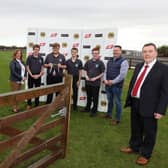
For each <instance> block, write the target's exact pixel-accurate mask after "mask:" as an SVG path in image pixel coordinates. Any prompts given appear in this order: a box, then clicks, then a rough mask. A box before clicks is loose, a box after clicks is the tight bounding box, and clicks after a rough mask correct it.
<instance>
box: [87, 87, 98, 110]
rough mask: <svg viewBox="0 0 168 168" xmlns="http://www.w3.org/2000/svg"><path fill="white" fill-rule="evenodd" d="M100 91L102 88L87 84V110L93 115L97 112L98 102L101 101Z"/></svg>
mask: <svg viewBox="0 0 168 168" xmlns="http://www.w3.org/2000/svg"><path fill="white" fill-rule="evenodd" d="M99 89H100V86H91V85H87V84H86V94H87V104H86V107H85V110H87V111H90V110H91V113H96V112H97V107H98V100H99ZM92 102H93V107H92V109H90V108H91V104H92Z"/></svg>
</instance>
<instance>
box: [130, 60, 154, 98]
mask: <svg viewBox="0 0 168 168" xmlns="http://www.w3.org/2000/svg"><path fill="white" fill-rule="evenodd" d="M156 61H157V60H156V59H154V60H153V61H152V62H151V63H149V64H147V63H144V65H143V67H142V68H141V70H140V72H139V74H138V76H137V79H138V78H139V76H140V75H141V73H142V72H143V70H144V68H145V66H146V65H147V66H148V68H147V70H146V73H145V76H144V78H143V80H142V82H141V84H140V86H139V88H138V91H137V95H136V96H134V97H136V98H140V93H141V87H142V85H143V83H144V81H145V79H146V77H147V75H148V74H149V72H150V70H151V69H152V67H153V66H154V64H155V63H156ZM137 79H136V82H137ZM136 82H135V83H136ZM134 85H135V84H134ZM133 88H134V87H133Z"/></svg>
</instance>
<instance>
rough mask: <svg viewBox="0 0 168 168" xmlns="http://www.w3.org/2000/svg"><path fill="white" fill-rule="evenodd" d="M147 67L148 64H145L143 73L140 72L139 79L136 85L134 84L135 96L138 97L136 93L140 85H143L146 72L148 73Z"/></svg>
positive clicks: (133, 91) (133, 93)
mask: <svg viewBox="0 0 168 168" xmlns="http://www.w3.org/2000/svg"><path fill="white" fill-rule="evenodd" d="M147 68H148V65H146V66H145V68H144V70H143V71H142V73H141V74H140V76H139V78H138V79H137V81H136V83H135V85H134V87H133V89H132V93H131V95H132V96H133V97H136V95H137V92H138V89H139V87H140V85H141V82H142V80H143V78H144V76H145V73H146V71H147Z"/></svg>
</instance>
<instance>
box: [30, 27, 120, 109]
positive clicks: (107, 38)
mask: <svg viewBox="0 0 168 168" xmlns="http://www.w3.org/2000/svg"><path fill="white" fill-rule="evenodd" d="M116 40H117V29H115V28H109V29H81V30H79V29H78V30H77V29H71V30H69V29H41V28H30V29H28V37H27V56H28V55H30V54H31V53H32V46H33V44H40V46H41V48H40V54H41V55H42V57H43V58H44V60H45V57H46V55H47V54H48V53H50V52H51V51H52V48H51V44H53V43H55V42H57V43H60V46H61V47H60V52H61V53H62V54H64V56H65V58H66V60H67V59H69V58H70V57H71V55H70V53H71V52H70V51H71V48H72V47H76V48H78V49H79V58H80V59H81V60H82V62H83V65H84V64H85V62H86V61H87V60H88V59H90V58H92V55H91V50H92V48H94V47H96V46H99V47H100V55H101V60H103V61H104V63H105V64H106V62H107V59H108V58H109V57H112V56H113V46H114V45H115V44H116ZM45 72H46V71H45ZM45 74H46V73H45ZM41 84H42V85H46V75H44V76H43V78H42V81H41ZM40 100H41V101H45V100H46V98H45V97H41V98H40ZM78 105H79V106H85V105H86V91H85V80H84V77H83V78H82V80H81V84H80V87H79V96H78ZM98 111H102V112H106V111H107V98H106V92H105V87H104V85H103V84H102V85H101V88H100V94H99V106H98Z"/></svg>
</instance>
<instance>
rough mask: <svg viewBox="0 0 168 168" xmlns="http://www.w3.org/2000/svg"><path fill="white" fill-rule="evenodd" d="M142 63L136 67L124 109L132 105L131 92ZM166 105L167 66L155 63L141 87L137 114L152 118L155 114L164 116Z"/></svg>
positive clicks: (167, 90) (167, 87)
mask: <svg viewBox="0 0 168 168" xmlns="http://www.w3.org/2000/svg"><path fill="white" fill-rule="evenodd" d="M143 65H144V63H140V64H138V65H137V66H136V68H135V70H134V73H133V76H132V79H131V82H130V85H129V89H128V94H127V98H126V103H125V107H127V106H131V105H132V97H131V91H132V89H133V86H134V84H135V81H136V78H137V76H138V74H139V72H140V70H141V68H142V66H143ZM167 104H168V66H166V65H164V64H162V63H160V62H158V61H156V63H155V64H154V66H153V67H152V69H151V70H150V72H149V74H148V75H147V77H146V79H145V80H144V83H143V84H142V87H141V93H140V106H139V112H140V114H141V115H142V116H144V117H152V116H153V115H154V113H155V112H157V113H160V114H162V115H164V114H165V112H166V108H167Z"/></svg>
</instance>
